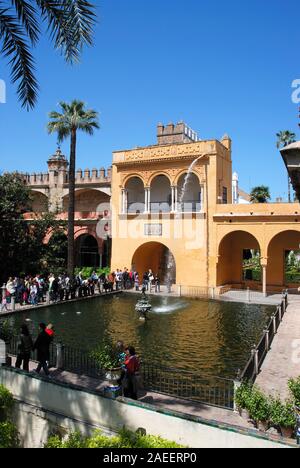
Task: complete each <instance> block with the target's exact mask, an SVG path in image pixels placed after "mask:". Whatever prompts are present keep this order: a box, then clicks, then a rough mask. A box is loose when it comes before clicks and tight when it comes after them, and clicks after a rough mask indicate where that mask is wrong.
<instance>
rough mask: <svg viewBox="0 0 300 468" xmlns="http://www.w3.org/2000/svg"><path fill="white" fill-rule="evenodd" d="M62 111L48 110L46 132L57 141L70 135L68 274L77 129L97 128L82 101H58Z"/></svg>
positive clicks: (71, 264) (71, 260) (71, 255)
mask: <svg viewBox="0 0 300 468" xmlns="http://www.w3.org/2000/svg"><path fill="white" fill-rule="evenodd" d="M60 107H61V108H62V111H63V112H62V113H61V114H60V113H58V112H50V114H49V118H50V119H52V121H50V122H49V123H48V132H49V133H57V134H58V141H59V142H62V141H64V140H65V139H66V138H68V137H70V140H71V143H70V167H69V207H68V274H69V275H70V277H72V276H73V274H74V212H75V167H76V142H77V132H78V131H79V130H81V131H83V132H85V133H87V134H88V135H93V134H94V129H98V128H100V127H99V123H98V113H97V112H96V111H94V110H91V109H85V103H84V102H82V101H76V100H74V101H72V102H71V103H70V104H67V103H66V102H60Z"/></svg>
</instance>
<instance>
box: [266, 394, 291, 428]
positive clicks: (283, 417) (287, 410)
mask: <svg viewBox="0 0 300 468" xmlns="http://www.w3.org/2000/svg"><path fill="white" fill-rule="evenodd" d="M270 420H271V423H272V424H273V425H275V426H280V427H283V428H290V427H295V425H296V415H295V411H294V405H293V403H292V402H291V401H285V402H284V403H283V402H282V401H281V400H280V399H279V398H275V399H272V400H271V412H270Z"/></svg>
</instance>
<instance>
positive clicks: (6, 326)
mask: <svg viewBox="0 0 300 468" xmlns="http://www.w3.org/2000/svg"><path fill="white" fill-rule="evenodd" d="M13 336H14V328H13V326H12V324H11V322H10V320H3V321H1V322H0V340H3V341H5V343H10V342H11V340H12V338H13Z"/></svg>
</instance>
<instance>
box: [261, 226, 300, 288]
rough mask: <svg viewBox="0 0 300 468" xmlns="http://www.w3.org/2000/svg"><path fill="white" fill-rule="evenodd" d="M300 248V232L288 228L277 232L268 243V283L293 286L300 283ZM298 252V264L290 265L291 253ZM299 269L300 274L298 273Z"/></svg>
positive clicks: (270, 284)
mask: <svg viewBox="0 0 300 468" xmlns="http://www.w3.org/2000/svg"><path fill="white" fill-rule="evenodd" d="M299 250H300V232H299V231H296V230H294V229H287V230H285V231H281V232H279V233H278V234H276V235H275V236H274V237H273V238H272V239H271V240H270V242H269V244H268V265H267V283H268V285H269V286H277V287H278V286H280V287H282V288H283V287H293V285H295V284H296V285H298V286H299V283H300V263H299V266H297V265H298V253H297V252H299ZM292 251H293V252H296V257H297V258H296V260H297V262H296V264H295V267H294V268H290V267H289V262H290V260H289V258H288V257H289V254H290V252H292ZM296 270H299V274H297V273H296Z"/></svg>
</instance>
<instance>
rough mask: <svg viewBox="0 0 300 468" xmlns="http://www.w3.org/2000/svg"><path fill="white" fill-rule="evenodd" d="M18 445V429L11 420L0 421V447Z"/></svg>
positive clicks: (14, 446) (15, 446)
mask: <svg viewBox="0 0 300 468" xmlns="http://www.w3.org/2000/svg"><path fill="white" fill-rule="evenodd" d="M18 446H19V438H18V431H17V428H16V426H15V425H14V424H12V423H11V422H8V421H6V422H0V448H17V447H18Z"/></svg>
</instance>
